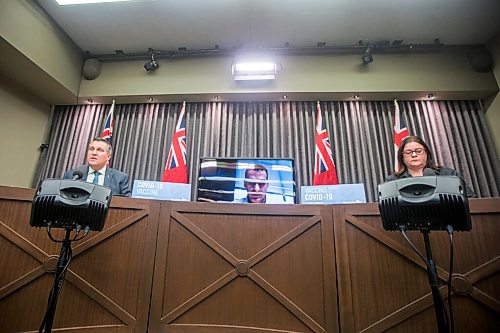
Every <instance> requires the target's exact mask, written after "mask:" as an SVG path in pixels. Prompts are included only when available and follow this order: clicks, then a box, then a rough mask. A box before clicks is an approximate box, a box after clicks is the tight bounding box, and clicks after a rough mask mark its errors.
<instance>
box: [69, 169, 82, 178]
mask: <svg viewBox="0 0 500 333" xmlns="http://www.w3.org/2000/svg"><path fill="white" fill-rule="evenodd" d="M81 178H83V172H81V171H78V170H76V171H75V172H73V178H72V179H71V180H78V179H81Z"/></svg>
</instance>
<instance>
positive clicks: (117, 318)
mask: <svg viewBox="0 0 500 333" xmlns="http://www.w3.org/2000/svg"><path fill="white" fill-rule="evenodd" d="M33 196H34V191H33V190H28V189H13V188H6V187H0V246H1V249H2V253H1V254H0V266H1V267H2V273H1V274H0V313H2V315H1V316H0V331H1V332H22V331H38V328H39V326H40V323H41V320H42V318H43V315H44V314H45V310H46V307H47V298H48V294H49V291H50V289H51V288H52V284H53V279H54V277H53V274H51V273H52V272H53V270H54V269H55V267H56V264H57V257H58V255H59V253H60V250H61V244H59V243H55V242H52V241H50V240H49V238H48V236H47V234H46V231H45V229H38V228H32V227H30V226H29V220H30V212H31V201H32V199H33ZM158 215H159V203H155V202H149V201H145V200H132V199H128V198H113V200H112V204H111V209H110V211H109V213H108V218H107V221H106V225H105V228H104V230H103V231H102V232H99V233H97V232H90V233H89V235H87V237H85V238H83V239H82V240H80V241H75V242H73V243H72V250H73V260H72V261H71V263H70V265H69V269H68V272H67V273H66V279H65V282H64V285H63V288H62V289H61V292H60V295H59V300H58V304H57V309H56V315H55V321H54V325H53V328H54V329H58V331H62V332H64V331H73V330H75V329H78V330H85V331H86V332H145V331H146V329H147V324H148V311H149V309H148V308H149V300H150V297H151V286H152V273H153V264H154V253H155V246H156V244H155V242H156V234H157V227H158V226H157V222H158ZM53 235H54V237H58V238H64V231H63V230H57V229H56V230H53Z"/></svg>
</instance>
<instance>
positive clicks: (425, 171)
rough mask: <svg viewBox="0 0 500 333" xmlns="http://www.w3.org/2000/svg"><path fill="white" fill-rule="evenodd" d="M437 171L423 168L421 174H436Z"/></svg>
mask: <svg viewBox="0 0 500 333" xmlns="http://www.w3.org/2000/svg"><path fill="white" fill-rule="evenodd" d="M436 175H437V172H436V170H434V169H431V168H425V169H424V171H423V176H436Z"/></svg>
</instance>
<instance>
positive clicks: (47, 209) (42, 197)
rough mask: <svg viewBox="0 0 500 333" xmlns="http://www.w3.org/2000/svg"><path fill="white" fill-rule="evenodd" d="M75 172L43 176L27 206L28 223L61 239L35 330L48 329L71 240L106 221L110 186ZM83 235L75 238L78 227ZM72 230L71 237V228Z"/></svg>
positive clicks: (101, 225)
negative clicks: (57, 231) (67, 176)
mask: <svg viewBox="0 0 500 333" xmlns="http://www.w3.org/2000/svg"><path fill="white" fill-rule="evenodd" d="M81 177H82V175H81V173H77V174H76V175H75V177H74V178H73V179H74V180H60V179H46V180H44V181H43V182H42V183H41V184H40V186H39V187H38V190H37V193H36V195H35V197H34V198H33V205H32V207H31V220H30V225H31V226H32V227H44V226H45V227H46V228H47V233H48V236H49V238H50V239H51V240H52V241H54V242H57V243H62V247H61V252H60V254H59V259H58V261H57V268H56V272H55V276H54V285H53V286H52V289H51V291H50V294H49V298H48V304H47V311H46V312H45V316H44V317H43V320H42V323H41V325H40V329H39V332H40V333H42V332H45V333H50V332H52V325H53V322H54V316H55V312H56V307H57V299H58V296H59V291H60V290H61V288H62V285H63V282H64V277H65V275H66V271H67V269H68V267H69V263H70V262H71V258H72V250H71V242H72V241H75V240H80V239H82V238H83V237H85V236H86V235H87V234H88V232H89V231H90V230H93V231H101V230H102V229H103V227H104V222H105V221H106V216H107V212H108V207H109V203H110V201H111V190H110V189H107V188H104V187H102V186H99V185H94V184H89V183H86V182H79V181H76V179H77V178H81ZM82 226H84V227H83V229H84V235H83V236H82V237H81V238H78V234H79V233H80V231H81V229H82ZM51 228H63V229H64V230H65V237H64V240H62V241H61V240H56V239H54V238H53V237H52V234H51V232H50V231H51ZM73 230H76V234H75V236H74V237H73V238H72V239H71V232H72V231H73Z"/></svg>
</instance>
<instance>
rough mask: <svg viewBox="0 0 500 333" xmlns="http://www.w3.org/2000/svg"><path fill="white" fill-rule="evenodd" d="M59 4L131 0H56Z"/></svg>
mask: <svg viewBox="0 0 500 333" xmlns="http://www.w3.org/2000/svg"><path fill="white" fill-rule="evenodd" d="M56 1H57V3H58V4H59V5H61V6H66V5H87V4H91V3H103V2H121V1H131V0H56Z"/></svg>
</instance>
